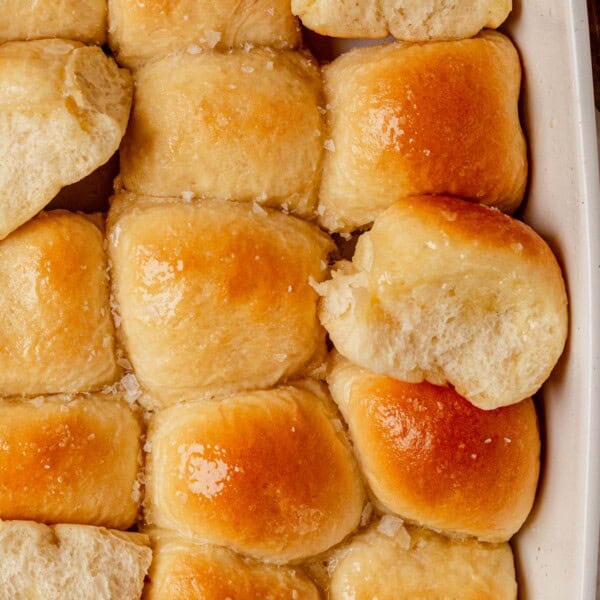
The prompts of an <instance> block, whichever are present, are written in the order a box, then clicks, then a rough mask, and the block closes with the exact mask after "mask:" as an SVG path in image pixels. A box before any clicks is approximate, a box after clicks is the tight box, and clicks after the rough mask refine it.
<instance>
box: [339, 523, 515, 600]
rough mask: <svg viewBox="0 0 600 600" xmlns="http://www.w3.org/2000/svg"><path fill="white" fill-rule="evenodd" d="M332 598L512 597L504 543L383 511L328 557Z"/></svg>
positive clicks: (462, 599)
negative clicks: (412, 523)
mask: <svg viewBox="0 0 600 600" xmlns="http://www.w3.org/2000/svg"><path fill="white" fill-rule="evenodd" d="M329 573H330V576H331V579H330V582H329V596H328V597H329V598H330V599H331V600H347V599H348V598H352V600H373V599H374V598H377V600H416V599H418V600H440V599H441V598H443V599H444V600H516V598H517V582H516V580H515V567H514V561H513V556H512V552H511V549H510V546H509V545H508V544H499V545H493V544H482V543H480V542H477V541H475V540H451V539H448V538H446V537H443V536H441V535H438V534H436V533H434V532H432V531H427V530H425V529H419V528H416V527H406V528H405V527H403V526H402V521H401V520H400V519H397V518H395V517H389V516H386V517H383V519H382V520H381V521H379V522H378V523H377V524H376V525H374V526H373V527H371V528H370V529H369V530H367V532H366V533H362V534H360V535H358V536H356V537H355V538H354V539H352V540H351V542H350V543H349V544H347V545H345V546H343V547H342V548H340V549H339V550H337V551H336V552H334V553H333V555H332V556H331V557H330V560H329Z"/></svg>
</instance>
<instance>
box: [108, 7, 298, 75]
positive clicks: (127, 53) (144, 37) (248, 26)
mask: <svg viewBox="0 0 600 600" xmlns="http://www.w3.org/2000/svg"><path fill="white" fill-rule="evenodd" d="M108 4H109V8H110V31H109V38H110V45H111V47H112V49H113V51H114V52H115V53H116V54H117V59H118V61H119V62H120V63H121V64H125V65H128V66H129V65H138V66H139V65H140V64H142V63H144V62H145V61H147V60H149V59H151V58H153V57H156V56H163V55H165V54H169V53H171V52H173V51H175V50H185V49H186V48H187V47H188V46H192V47H193V48H198V49H200V48H205V49H210V48H217V49H220V50H222V49H228V48H236V47H240V46H244V45H259V46H272V47H274V48H293V47H295V46H296V45H297V44H298V43H299V42H300V28H299V26H298V23H297V21H296V19H295V17H294V16H293V15H292V12H291V10H290V3H289V0H241V1H240V0H220V2H214V0H169V1H168V2H166V1H165V0H144V2H138V1H137V0H109V3H108Z"/></svg>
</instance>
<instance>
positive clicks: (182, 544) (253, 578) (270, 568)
mask: <svg viewBox="0 0 600 600" xmlns="http://www.w3.org/2000/svg"><path fill="white" fill-rule="evenodd" d="M152 541H153V547H154V560H153V563H152V568H151V571H150V583H149V584H148V586H147V587H146V592H145V594H144V598H145V599H146V600H164V599H165V598H168V599H169V600H223V598H235V599H236V600H265V599H266V598H268V599H269V600H292V599H294V600H319V592H318V591H317V588H316V587H315V585H314V584H313V583H312V582H311V581H309V580H308V579H307V578H306V577H305V576H304V575H303V574H302V572H301V571H299V569H297V568H293V569H292V568H286V567H278V566H274V565H266V564H264V563H259V562H256V561H254V560H252V559H248V558H242V557H241V556H238V555H237V554H235V553H234V552H231V551H230V550H228V549H226V548H220V547H218V546H211V545H209V544H199V543H197V542H194V541H192V540H190V539H188V538H185V537H182V536H178V535H176V534H173V533H170V532H166V531H160V532H158V533H155V534H152Z"/></svg>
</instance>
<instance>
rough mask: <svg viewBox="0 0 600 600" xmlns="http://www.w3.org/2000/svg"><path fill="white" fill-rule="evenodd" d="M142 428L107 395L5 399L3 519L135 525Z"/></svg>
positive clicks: (0, 431)
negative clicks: (72, 397) (73, 397)
mask: <svg viewBox="0 0 600 600" xmlns="http://www.w3.org/2000/svg"><path fill="white" fill-rule="evenodd" d="M140 435H141V428H140V424H139V422H138V419H137V418H136V416H135V415H134V413H133V412H132V411H131V410H130V408H129V407H128V406H127V404H126V403H125V402H122V401H116V400H115V399H113V398H109V397H103V396H102V395H100V394H92V395H85V396H76V397H75V399H71V397H65V396H49V397H45V398H44V397H39V398H36V399H34V400H0V518H1V519H31V520H35V521H42V522H44V523H80V524H86V525H103V526H106V527H114V528H115V529H127V528H128V527H131V525H133V523H134V521H135V518H136V515H137V510H138V505H139V503H140V499H141V498H140V495H141V494H140V491H139V482H138V471H139V461H140V459H141V449H140Z"/></svg>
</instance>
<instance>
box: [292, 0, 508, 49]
mask: <svg viewBox="0 0 600 600" xmlns="http://www.w3.org/2000/svg"><path fill="white" fill-rule="evenodd" d="M511 9H512V0H292V11H293V12H294V14H296V15H298V16H299V17H300V18H301V19H302V23H303V24H304V26H305V27H308V29H312V30H313V31H316V32H317V33H320V34H321V35H329V36H332V37H342V38H353V37H355V38H384V37H387V36H388V35H389V34H390V33H391V34H392V35H393V36H394V37H396V38H398V39H400V40H411V41H421V42H424V41H428V40H451V39H461V38H469V37H472V36H474V35H475V34H476V33H477V32H479V31H480V30H481V29H483V28H484V27H489V28H492V29H495V28H496V27H499V26H500V25H501V24H502V23H503V21H504V20H505V19H506V17H507V16H508V14H509V12H510V11H511Z"/></svg>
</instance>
